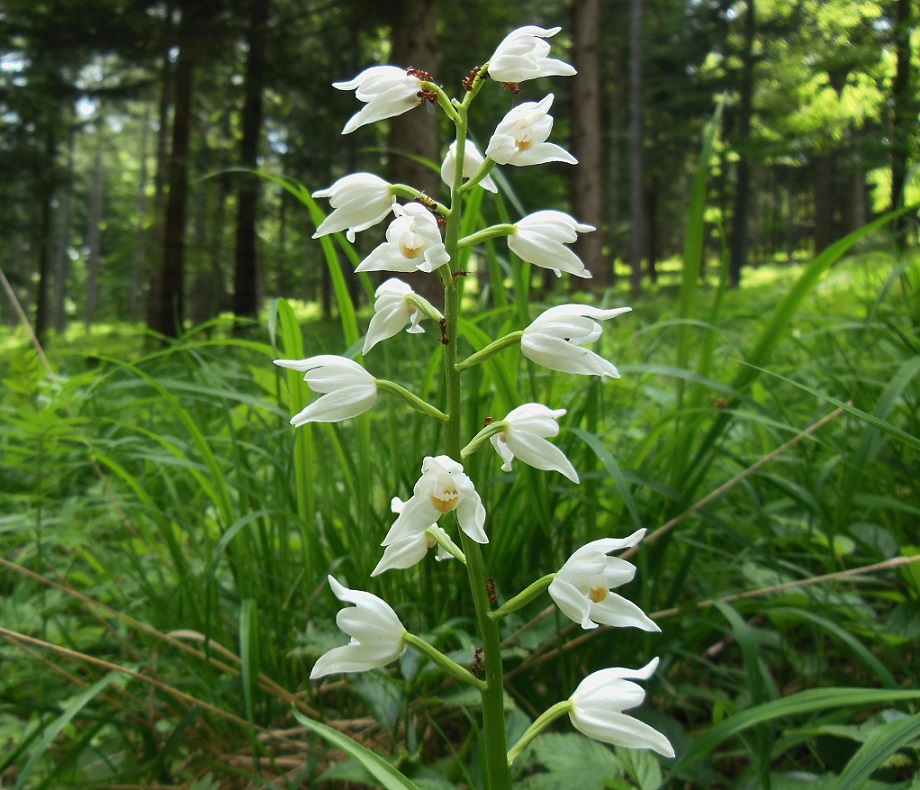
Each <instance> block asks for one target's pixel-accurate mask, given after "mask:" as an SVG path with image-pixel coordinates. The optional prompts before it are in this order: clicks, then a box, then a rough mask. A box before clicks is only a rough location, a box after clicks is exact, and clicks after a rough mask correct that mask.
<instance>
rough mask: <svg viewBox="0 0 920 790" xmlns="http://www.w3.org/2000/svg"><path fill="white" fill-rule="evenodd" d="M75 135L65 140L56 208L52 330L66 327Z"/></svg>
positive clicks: (71, 132)
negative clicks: (63, 169)
mask: <svg viewBox="0 0 920 790" xmlns="http://www.w3.org/2000/svg"><path fill="white" fill-rule="evenodd" d="M75 143H76V135H75V133H74V131H73V129H71V131H70V137H69V139H68V141H67V183H66V184H65V185H64V189H63V190H62V192H61V196H60V199H59V200H58V208H57V238H56V240H55V251H54V316H53V321H54V331H55V332H56V333H57V334H59V335H60V334H63V333H64V331H65V330H66V329H67V310H66V306H65V303H66V299H67V280H68V279H69V277H70V218H71V207H72V202H73V201H72V198H73V169H74V147H75Z"/></svg>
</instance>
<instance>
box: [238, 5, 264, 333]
mask: <svg viewBox="0 0 920 790" xmlns="http://www.w3.org/2000/svg"><path fill="white" fill-rule="evenodd" d="M269 5H270V3H269V0H249V2H248V6H249V9H248V10H249V30H248V33H247V44H248V47H249V52H248V55H247V57H246V77H245V81H244V85H243V93H244V99H243V117H242V124H241V126H242V131H243V137H242V140H241V141H240V165H241V166H242V167H245V168H250V169H255V168H256V166H257V165H258V161H257V160H258V149H259V137H260V135H261V133H262V91H263V87H264V83H265V37H266V33H267V30H266V28H267V25H268V13H269ZM239 184H240V186H239V191H238V192H237V220H236V267H235V269H234V277H233V312H234V313H236V315H238V316H246V317H249V318H255V317H256V315H257V314H258V309H259V303H258V287H257V281H258V275H257V264H256V207H257V203H258V198H259V180H258V179H257V178H256V177H255V176H242V177H241V178H240V181H239Z"/></svg>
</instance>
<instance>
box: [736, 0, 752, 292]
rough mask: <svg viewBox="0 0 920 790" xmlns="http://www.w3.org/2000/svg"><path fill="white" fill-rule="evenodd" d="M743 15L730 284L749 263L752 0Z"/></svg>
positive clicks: (748, 0) (738, 282) (739, 280)
mask: <svg viewBox="0 0 920 790" xmlns="http://www.w3.org/2000/svg"><path fill="white" fill-rule="evenodd" d="M745 5H746V8H745V13H744V49H743V50H742V52H741V84H740V86H739V87H740V102H739V107H738V127H737V135H736V140H735V149H736V150H737V151H738V162H737V164H736V165H735V200H734V209H733V211H732V226H731V237H730V238H731V241H730V258H729V285H731V287H733V288H737V287H738V286H739V285H740V284H741V270H742V269H743V268H744V267H745V266H746V265H747V263H748V260H747V258H748V214H749V205H750V193H751V164H750V156H749V154H748V151H747V147H748V143H749V141H750V137H751V97H752V95H753V92H754V35H755V33H756V29H757V25H756V10H755V5H754V0H747V2H746V3H745Z"/></svg>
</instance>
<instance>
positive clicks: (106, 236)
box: [0, 0, 920, 338]
mask: <svg viewBox="0 0 920 790" xmlns="http://www.w3.org/2000/svg"><path fill="white" fill-rule="evenodd" d="M917 5H918V4H917V2H916V1H915V0H880V1H875V0H736V1H734V2H730V1H729V0H610V1H609V2H601V1H600V0H574V1H573V0H542V1H540V2H506V3H501V4H496V3H491V2H486V1H485V0H470V1H469V2H465V3H448V2H444V1H443V0H389V1H388V2H356V1H354V0H352V1H351V2H348V1H344V0H338V1H337V2H331V1H330V0H242V1H240V2H229V0H185V1H183V0H174V2H159V1H157V2H155V1H153V0H146V1H145V0H135V1H134V2H129V0H44V1H43V2H35V1H34V0H7V2H6V3H5V6H4V10H2V11H0V172H2V173H3V178H2V179H0V269H2V272H3V273H4V274H5V276H6V278H7V280H8V281H9V283H10V285H11V287H12V289H13V290H14V291H15V293H16V295H17V297H18V299H19V300H20V302H21V303H22V304H23V305H24V306H25V308H26V310H27V311H28V312H29V313H30V317H31V318H32V320H33V321H34V325H35V328H36V330H37V333H38V335H39V336H40V337H42V338H47V336H48V335H49V333H50V332H51V331H52V330H53V331H56V332H63V331H64V330H65V329H66V327H67V325H68V322H81V323H83V324H84V325H85V326H86V327H87V328H90V327H91V326H92V325H93V324H94V323H97V322H103V321H106V322H108V321H116V320H118V321H131V322H145V323H146V324H147V325H148V326H149V327H150V328H151V329H153V330H154V331H156V332H159V333H161V334H163V335H167V336H174V335H176V334H178V333H179V332H180V331H181V328H182V326H183V325H184V324H187V322H194V323H199V322H202V321H206V320H208V319H210V318H213V317H215V316H217V315H219V314H220V313H221V312H225V311H232V312H234V313H235V314H236V315H237V316H243V317H256V316H257V315H258V311H259V308H260V306H261V304H262V303H263V301H264V300H265V299H266V298H270V297H274V296H285V297H288V298H299V299H304V300H310V301H316V302H318V303H319V304H320V305H322V307H323V309H324V310H326V311H328V310H329V309H330V285H329V283H328V282H327V281H326V280H325V277H326V276H327V275H326V271H327V269H326V266H325V264H324V263H323V260H322V257H321V252H320V250H319V247H318V245H316V244H315V243H310V241H309V239H310V236H311V235H312V233H313V230H314V225H313V223H312V222H311V220H310V217H309V215H308V213H307V212H306V211H305V210H304V209H303V207H302V206H300V205H299V204H298V203H297V202H296V201H295V200H294V199H293V198H291V197H290V196H289V195H288V194H287V193H286V192H285V191H284V190H283V189H281V188H280V187H278V186H277V185H275V184H272V183H271V182H269V181H265V180H263V179H260V178H257V177H255V176H253V175H250V174H247V173H245V172H243V171H244V170H246V169H256V168H257V169H259V170H261V171H264V172H266V173H271V174H275V175H279V176H285V177H290V178H293V179H296V180H297V181H299V182H301V183H303V184H305V185H306V186H307V187H308V188H309V189H310V190H311V191H312V190H316V189H320V188H322V187H325V186H328V185H329V184H330V183H332V181H334V180H335V179H336V178H338V177H340V176H341V175H343V174H345V173H347V172H354V171H356V170H371V171H374V172H382V173H384V174H385V175H386V176H387V177H388V178H389V179H390V180H391V181H394V182H395V181H399V182H407V183H411V184H413V185H414V186H417V187H419V188H423V189H425V190H426V191H429V192H430V193H432V194H437V192H438V190H439V188H440V184H439V180H438V178H437V173H436V172H435V171H434V170H432V169H430V168H428V167H426V166H425V165H424V164H421V163H420V159H427V160H431V161H436V160H438V159H439V158H440V156H441V154H442V151H443V150H444V149H445V148H446V146H447V144H448V143H449V142H450V139H448V134H449V130H448V129H447V128H446V127H443V128H439V127H438V119H437V118H435V117H433V116H430V115H428V114H427V113H426V112H425V111H424V109H423V108H419V109H417V110H415V111H413V112H411V113H409V114H407V115H404V116H402V117H400V118H397V119H393V120H392V121H390V122H389V123H383V124H374V125H372V126H369V127H364V128H362V129H360V130H358V131H357V132H356V133H354V134H352V135H348V136H342V135H341V134H340V132H341V128H342V125H343V123H344V120H345V119H346V118H348V117H349V116H350V115H351V114H352V113H353V112H355V111H356V110H357V104H356V102H355V99H354V96H353V94H351V93H347V92H339V91H336V90H335V89H333V88H332V85H331V83H332V82H333V81H335V80H343V79H349V78H351V77H353V76H354V75H355V74H357V73H358V72H359V71H360V70H361V68H363V67H364V66H365V65H367V64H368V63H372V62H380V63H395V64H398V65H402V66H414V67H417V68H422V69H424V70H426V71H428V72H430V73H431V74H432V75H433V77H434V79H435V80H436V81H438V82H439V83H441V84H442V85H444V86H445V88H446V89H447V91H448V93H451V94H454V95H456V94H458V93H459V92H460V90H461V89H460V81H461V80H462V79H463V77H465V76H466V75H467V74H468V73H469V71H470V69H471V68H472V67H473V66H475V65H478V63H479V62H481V61H482V60H483V59H485V58H487V57H488V55H489V53H491V52H492V51H493V49H494V48H495V46H496V45H497V44H498V43H499V41H500V40H501V39H502V38H503V37H504V35H505V34H506V33H507V32H509V31H510V30H511V29H513V28H515V27H518V26H521V25H524V24H540V25H544V26H554V25H561V26H562V27H563V31H562V33H560V34H559V35H558V36H556V37H555V38H554V39H553V47H554V54H555V55H557V56H559V57H562V58H564V59H567V60H569V61H570V62H572V63H574V64H575V65H576V67H577V68H578V70H579V75H578V77H577V78H575V79H573V80H556V81H553V82H552V85H551V86H549V84H547V85H542V84H537V85H533V86H532V85H531V84H530V83H528V84H527V85H526V86H525V89H524V90H523V91H522V92H521V93H519V94H517V95H515V94H512V93H511V92H507V93H504V92H490V93H489V94H488V95H486V94H483V98H482V100H481V102H480V103H481V104H483V105H485V104H486V103H487V102H491V103H492V106H491V107H490V108H489V111H486V110H485V108H482V109H480V110H478V111H477V114H476V118H475V119H474V126H473V129H472V136H473V137H474V139H476V140H478V141H479V142H480V144H481V147H484V146H485V143H486V142H487V141H488V137H489V135H490V134H491V132H492V128H493V127H494V123H495V122H497V120H498V119H499V118H500V117H501V115H502V114H503V113H504V112H506V111H507V110H508V109H509V108H510V107H511V106H512V105H513V104H514V103H515V102H520V101H526V100H534V99H537V98H540V97H541V96H542V95H544V93H545V92H546V90H547V89H550V88H551V89H552V90H553V91H555V92H556V100H555V104H554V110H553V112H554V115H555V117H556V127H555V131H554V135H553V139H554V140H555V141H556V142H559V143H561V144H563V145H565V146H567V147H568V148H569V150H571V151H572V152H573V153H574V154H575V155H576V156H577V157H578V159H579V162H580V166H579V167H576V168H571V167H567V166H565V165H558V166H553V167H551V168H540V169H539V171H540V172H539V173H535V172H528V169H527V168H522V169H515V168H506V169H504V175H505V176H506V178H507V179H508V182H510V188H511V189H510V191H509V192H508V193H507V194H508V196H509V197H510V203H511V208H510V211H511V212H512V213H514V212H516V211H522V212H523V211H528V210H533V209H534V208H535V207H538V206H539V207H556V208H561V209H564V210H568V211H570V212H571V213H572V214H573V215H575V216H576V217H577V218H578V219H579V220H581V221H584V222H589V223H591V224H593V225H595V226H596V227H597V228H598V229H599V232H598V233H595V234H588V235H587V236H585V237H584V238H583V239H582V240H581V241H580V244H581V245H582V246H581V248H580V249H579V252H580V254H581V255H582V257H583V259H584V260H585V262H586V264H587V265H588V267H589V268H590V269H591V271H592V272H593V273H594V278H595V279H594V280H593V281H592V282H591V283H590V285H591V287H594V286H600V287H610V286H614V287H623V288H627V287H628V288H629V289H630V290H632V292H633V293H636V292H639V291H640V290H642V289H643V288H647V287H648V286H649V285H650V284H654V283H656V281H657V275H658V272H659V268H660V264H661V263H662V262H663V261H666V260H668V259H671V258H674V257H675V256H676V255H678V254H679V251H680V249H681V248H682V243H683V242H682V236H683V231H684V224H685V219H684V218H685V217H686V213H687V203H688V201H689V193H690V180H691V177H692V173H693V170H694V168H695V166H696V158H697V155H698V151H699V146H700V139H701V137H702V130H703V127H704V125H705V124H706V123H707V122H708V121H709V120H710V119H711V118H712V117H713V115H714V110H715V108H716V106H717V105H718V104H719V103H720V102H723V103H724V112H723V113H722V115H721V121H720V122H721V127H722V128H721V134H720V142H719V150H718V157H717V163H716V166H715V168H714V170H713V172H712V189H711V191H710V207H709V211H708V215H707V219H708V220H710V222H711V232H710V237H709V238H708V240H707V244H708V248H709V250H710V252H711V253H712V256H713V257H714V258H715V259H718V258H719V257H720V256H722V257H724V259H725V260H728V261H729V262H730V273H731V282H732V283H733V284H734V285H738V284H739V283H740V282H741V280H742V276H743V270H744V267H746V266H756V265H758V264H759V263H762V262H767V261H769V262H775V261H783V260H794V259H796V258H801V257H807V256H811V255H812V254H814V253H815V252H818V251H820V250H821V249H823V248H825V247H827V246H828V245H829V244H830V243H832V242H833V241H834V240H835V239H837V238H840V237H841V236H843V235H845V234H846V233H848V232H849V231H851V230H853V229H855V228H857V227H859V226H861V225H863V224H865V222H866V221H867V220H868V219H870V218H871V217H872V216H874V215H876V214H878V213H880V212H884V211H887V210H889V209H890V208H893V207H896V206H897V205H899V204H900V203H902V202H903V199H904V185H905V183H908V184H909V183H910V180H911V179H910V176H911V169H910V168H911V165H912V163H914V162H916V161H917V150H918V146H920V139H918V133H917V130H918V124H917V114H918V108H920V102H918V96H917V77H916V73H917V68H918V65H920V63H918V61H917V43H918V42H917V37H918V33H917V30H916V20H917V18H918V8H917ZM912 39H913V40H912ZM477 123H479V124H481V125H480V126H477V125H476V124H477ZM908 199H910V190H909V189H908ZM910 222H911V220H909V219H908V220H905V221H904V222H902V224H901V225H899V226H897V227H895V230H894V233H895V235H896V237H897V238H898V239H899V240H900V241H902V242H903V241H904V240H905V239H909V238H910V236H909V234H911V233H913V232H914V230H913V228H912V227H911V224H910ZM365 235H368V234H365ZM361 241H363V243H365V244H368V245H373V244H374V243H375V241H374V239H364V240H361ZM359 243H361V242H359ZM553 279H554V278H552V277H550V278H549V279H548V280H547V281H546V282H545V286H546V287H549V286H550V285H551V284H552V281H553ZM0 315H2V319H3V320H4V321H6V322H8V323H10V324H13V323H16V322H17V320H18V318H17V316H16V315H15V314H14V312H13V311H11V310H4V311H3V312H2V314H0Z"/></svg>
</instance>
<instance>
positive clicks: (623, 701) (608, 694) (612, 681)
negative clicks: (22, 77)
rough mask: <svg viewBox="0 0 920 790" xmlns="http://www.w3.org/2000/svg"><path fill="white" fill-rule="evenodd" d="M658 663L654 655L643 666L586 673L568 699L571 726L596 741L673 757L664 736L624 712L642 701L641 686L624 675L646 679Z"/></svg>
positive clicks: (642, 691) (612, 668)
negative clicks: (570, 704) (650, 750)
mask: <svg viewBox="0 0 920 790" xmlns="http://www.w3.org/2000/svg"><path fill="white" fill-rule="evenodd" d="M657 666H658V659H657V658H653V659H652V660H651V661H649V662H648V664H646V665H645V666H644V667H642V669H623V668H622V667H611V668H610V669H602V670H600V671H599V672H594V673H592V674H590V675H588V677H586V678H585V679H584V680H583V681H581V683H580V684H579V685H578V688H577V689H575V693H574V694H572V696H571V697H570V698H569V700H570V702H571V703H572V707H571V709H570V711H569V718H570V719H571V720H572V725H573V726H574V727H575V729H576V730H578V731H579V732H581V733H583V734H584V735H587V736H588V737H589V738H594V740H596V741H603V742H604V743H609V744H612V745H614V746H623V747H625V748H627V749H652V750H654V751H656V752H658V754H661V755H664V756H665V757H673V756H674V748H673V747H672V746H671V742H670V741H669V740H668V739H667V738H666V737H665V736H664V735H662V734H661V733H660V732H658V730H656V729H655V728H653V727H651V726H649V725H648V724H646V723H645V722H641V721H639V720H638V719H636V718H633V717H632V716H627V715H626V714H625V713H623V711H624V710H629V709H631V708H635V707H637V706H638V705H641V704H642V703H643V702H644V701H645V691H644V689H642V688H641V687H640V686H638V685H636V684H635V683H633V682H631V681H629V680H626V678H636V679H638V680H648V678H650V677H651V676H652V673H654V671H655V669H656V668H657Z"/></svg>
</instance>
